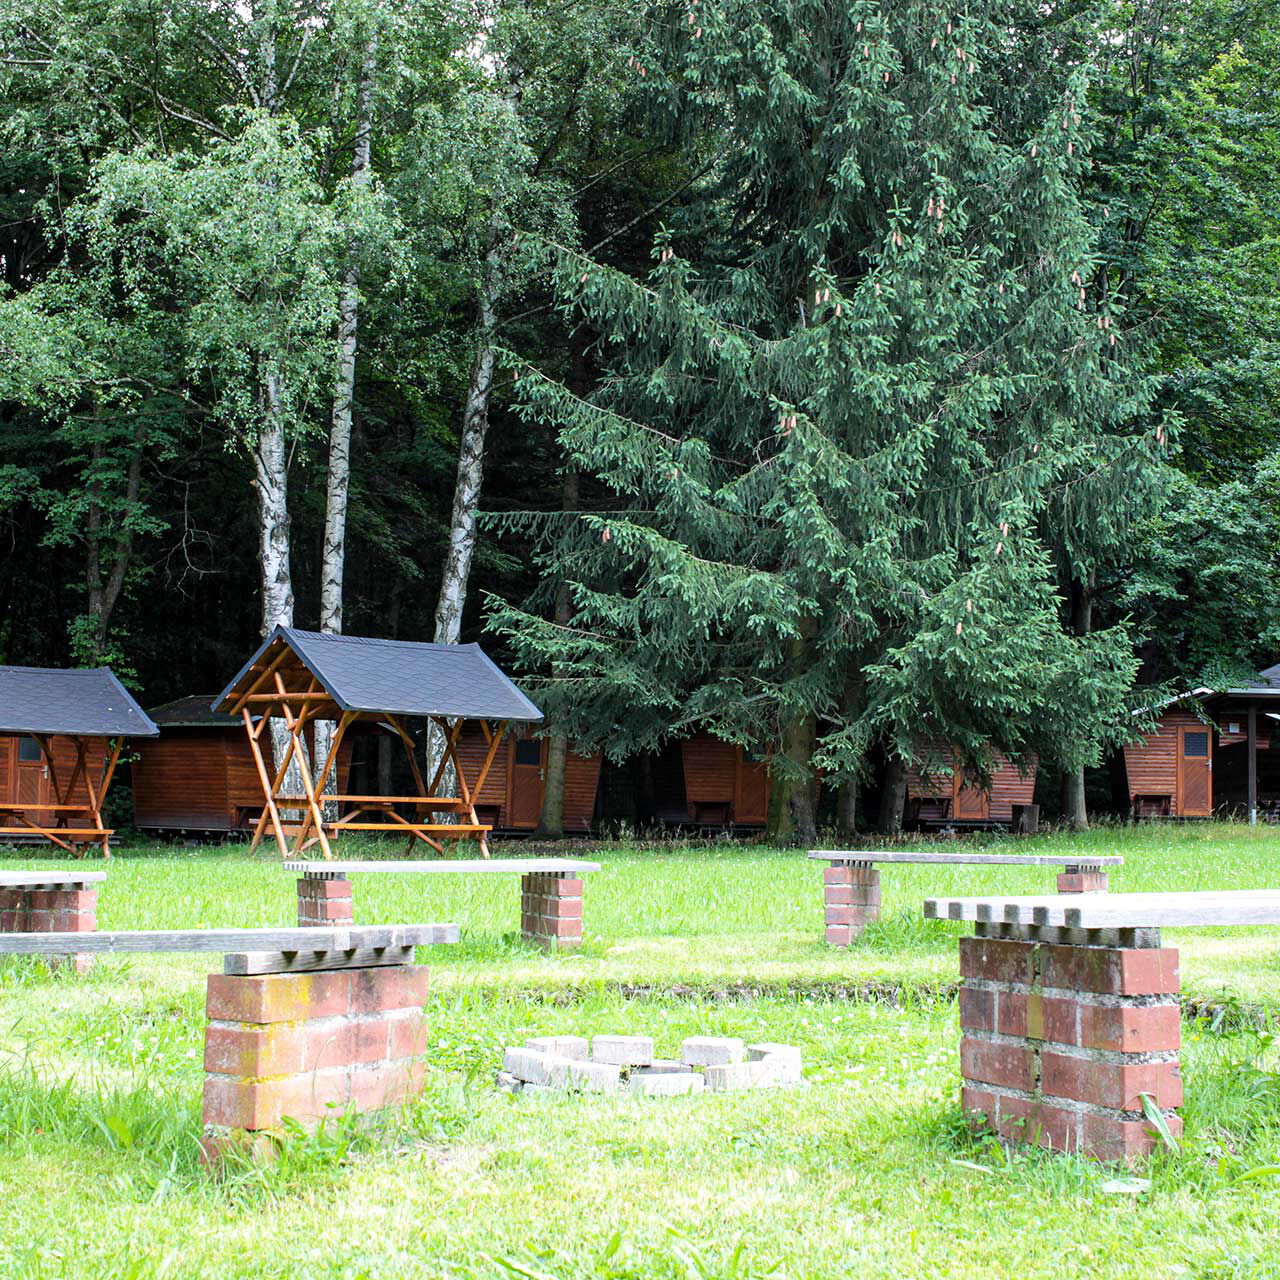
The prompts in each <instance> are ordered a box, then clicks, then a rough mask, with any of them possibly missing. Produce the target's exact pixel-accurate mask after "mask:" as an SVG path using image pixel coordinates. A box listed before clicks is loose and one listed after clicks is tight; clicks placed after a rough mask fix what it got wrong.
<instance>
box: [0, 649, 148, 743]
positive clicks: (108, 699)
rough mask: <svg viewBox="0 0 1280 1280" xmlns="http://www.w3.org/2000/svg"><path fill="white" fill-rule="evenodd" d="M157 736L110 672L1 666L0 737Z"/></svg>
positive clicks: (101, 669) (106, 668)
mask: <svg viewBox="0 0 1280 1280" xmlns="http://www.w3.org/2000/svg"><path fill="white" fill-rule="evenodd" d="M159 732H160V731H159V730H158V729H157V728H156V726H155V725H154V724H153V723H152V722H151V719H150V717H149V716H148V715H147V713H146V712H145V711H143V709H142V708H141V707H140V706H139V705H138V704H137V703H136V702H135V701H134V700H133V698H132V697H131V696H130V695H129V692H128V691H127V690H126V689H125V687H124V686H123V685H122V684H121V683H120V681H119V680H117V679H116V677H115V673H114V672H112V670H111V669H110V668H109V667H95V668H92V669H83V668H75V669H70V670H67V669H63V668H59V667H0V733H32V734H46V733H48V734H62V735H64V736H67V737H81V738H117V737H130V738H153V737H155V735H156V734H157V733H159Z"/></svg>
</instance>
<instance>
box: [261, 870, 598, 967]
mask: <svg viewBox="0 0 1280 1280" xmlns="http://www.w3.org/2000/svg"><path fill="white" fill-rule="evenodd" d="M283 865H284V869H285V870H286V871H294V872H297V873H298V874H299V875H300V876H301V879H300V880H299V881H298V923H299V924H300V925H328V924H336V923H341V922H348V921H350V920H352V919H353V918H354V911H353V907H352V901H351V885H350V881H349V877H350V876H352V875H411V876H423V875H426V876H431V875H503V874H506V875H511V874H515V875H519V876H520V932H521V935H522V936H523V937H524V938H525V940H526V941H529V942H534V943H537V944H538V945H540V946H548V947H553V948H560V947H570V946H577V945H578V944H579V943H581V941H582V876H583V875H584V874H587V873H589V872H592V871H599V870H600V864H599V863H598V862H584V861H582V860H581V859H577V858H484V859H476V858H470V859H467V858H457V859H455V858H439V859H432V860H431V861H406V860H386V861H383V860H376V859H375V860H366V861H356V862H338V861H332V860H326V861H323V862H310V861H300V860H294V861H287V862H285V863H284V864H283Z"/></svg>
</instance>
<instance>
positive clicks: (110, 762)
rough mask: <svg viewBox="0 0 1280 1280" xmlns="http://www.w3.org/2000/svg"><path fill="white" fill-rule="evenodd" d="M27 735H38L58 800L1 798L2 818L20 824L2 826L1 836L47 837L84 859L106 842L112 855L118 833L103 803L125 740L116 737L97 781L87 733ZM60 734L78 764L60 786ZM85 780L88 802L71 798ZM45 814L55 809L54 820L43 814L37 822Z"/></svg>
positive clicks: (104, 847)
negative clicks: (56, 743) (106, 819)
mask: <svg viewBox="0 0 1280 1280" xmlns="http://www.w3.org/2000/svg"><path fill="white" fill-rule="evenodd" d="M25 736H26V737H29V738H32V739H34V740H35V741H36V742H37V743H39V745H40V753H41V755H43V756H44V767H45V770H46V772H47V774H48V777H49V786H50V788H51V789H52V791H53V802H52V803H50V804H40V803H28V802H26V801H8V800H5V801H0V822H3V821H8V822H10V823H13V824H15V825H12V826H0V836H6V835H11V836H16V835H38V836H43V837H44V838H45V839H46V840H48V841H50V842H51V843H52V844H56V845H57V846H58V847H59V848H62V849H66V850H67V852H68V853H73V854H75V855H76V856H77V857H81V858H82V857H84V854H85V851H86V848H87V846H88V845H91V844H96V845H100V846H101V848H102V856H103V857H104V858H109V857H111V844H110V841H111V837H112V836H113V835H114V834H115V832H114V831H113V830H111V829H109V828H108V827H106V826H104V825H103V821H102V806H103V804H104V803H105V802H106V799H107V792H108V790H109V789H110V787H111V779H112V778H113V777H114V776H115V771H116V764H117V763H118V762H119V760H120V749H121V748H122V747H123V746H124V739H123V738H116V739H114V740H113V741H112V744H111V747H110V752H109V754H108V756H107V764H106V768H105V769H104V770H103V772H102V780H101V782H100V783H99V784H98V785H97V786H94V782H93V770H92V769H90V768H89V759H88V747H87V745H86V739H85V738H83V737H79V736H75V735H70V734H64V735H55V734H48V733H28V734H26V735H25ZM56 736H63V737H67V738H68V739H69V740H70V742H71V743H72V744H73V745H74V747H75V750H76V760H75V766H74V767H73V768H72V770H71V775H70V777H68V779H67V782H66V785H65V786H61V785H59V782H58V765H57V761H56V760H55V759H54V754H53V743H52V738H54V737H56ZM82 779H83V781H84V786H85V792H86V793H87V795H88V800H87V802H85V803H76V802H75V801H73V800H72V799H71V797H72V796H73V795H74V794H75V789H76V785H77V783H79V782H80V781H81V780H82ZM46 814H52V815H53V817H52V820H50V819H49V818H47V817H44V818H43V819H42V820H40V821H37V816H36V815H46ZM77 817H78V818H79V819H80V822H79V825H76V824H75V819H76V818H77Z"/></svg>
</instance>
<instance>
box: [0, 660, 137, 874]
mask: <svg viewBox="0 0 1280 1280" xmlns="http://www.w3.org/2000/svg"><path fill="white" fill-rule="evenodd" d="M157 732H158V730H157V729H156V726H155V725H154V724H152V722H151V720H150V719H149V718H148V716H147V713H146V712H145V711H143V709H142V708H141V707H140V706H139V705H138V704H137V703H136V702H135V701H134V700H133V698H131V697H130V696H129V693H128V692H127V691H126V689H125V688H124V686H123V685H122V684H121V683H120V681H119V680H117V679H116V677H115V675H114V674H113V673H112V671H111V670H110V669H109V668H107V667H98V668H94V669H91V670H62V669H58V668H50V667H0V839H3V838H4V837H6V836H19V837H40V838H42V839H44V840H48V841H50V842H51V843H52V844H55V845H57V846H59V847H60V848H62V849H66V850H67V851H68V852H70V853H83V848H82V846H85V845H89V844H97V845H100V846H101V847H102V856H103V857H104V858H107V857H110V856H111V846H110V843H109V842H110V839H111V836H112V834H113V833H112V832H111V831H110V830H109V829H108V828H107V827H106V826H105V825H104V824H103V821H102V805H103V802H104V801H105V800H106V798H107V791H108V789H109V788H110V786H111V779H112V778H113V777H114V775H115V770H116V764H117V762H118V761H119V759H120V749H121V747H122V746H123V745H124V740H125V739H126V738H135V737H138V738H150V737H154V736H155V734H156V733H157Z"/></svg>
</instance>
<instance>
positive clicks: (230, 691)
mask: <svg viewBox="0 0 1280 1280" xmlns="http://www.w3.org/2000/svg"><path fill="white" fill-rule="evenodd" d="M280 642H283V643H285V644H288V646H289V647H290V648H291V649H292V650H293V651H294V653H296V654H297V655H298V657H299V659H301V661H302V662H303V663H304V664H305V665H306V666H307V668H308V669H309V670H310V672H311V674H312V675H314V676H315V677H316V679H317V680H319V681H320V684H321V685H322V686H323V687H324V689H325V690H326V691H327V692H328V693H329V695H330V696H331V697H332V698H333V700H334V702H336V703H337V704H338V706H339V707H340V708H342V710H344V711H386V712H390V713H391V714H392V715H402V716H460V717H462V718H463V719H475V720H480V719H483V720H541V719H542V712H541V711H539V710H538V708H537V707H535V706H534V705H533V703H532V702H530V701H529V699H528V698H526V697H525V696H524V694H523V693H521V692H520V690H519V689H517V688H516V687H515V685H514V684H512V683H511V681H510V680H509V679H508V678H507V677H506V676H505V675H503V673H502V671H501V670H500V669H499V668H498V667H497V666H496V665H495V664H494V663H493V662H492V661H491V660H490V658H489V657H488V656H487V655H486V654H485V652H484V651H483V650H482V649H481V648H480V646H479V645H478V644H423V643H419V642H417V641H411V640H377V639H372V638H370V637H368V636H342V635H333V634H331V633H327V632H320V631H297V630H295V629H294V628H293V627H277V628H276V629H275V631H273V632H272V633H271V635H270V636H269V637H268V638H267V640H266V641H265V642H264V643H263V645H262V647H261V648H260V649H259V650H258V652H257V653H255V654H254V655H253V657H252V658H250V659H249V661H248V662H247V663H245V665H244V666H243V667H242V668H241V670H240V672H239V674H237V676H236V678H235V679H234V680H232V681H231V683H230V684H229V685H227V687H226V688H225V689H224V690H223V691H222V692H221V693H220V694H219V695H218V696H217V697H216V698H215V699H214V700H213V707H214V710H218V709H220V708H222V707H224V706H227V705H228V704H229V703H232V702H234V700H235V699H234V695H235V694H236V692H237V691H238V690H239V689H240V688H241V687H242V685H247V684H249V683H251V679H250V671H251V670H252V668H253V666H254V664H255V663H257V662H258V661H259V660H260V659H261V658H262V657H263V655H264V654H265V653H266V652H267V651H268V650H269V649H272V647H273V646H275V645H277V644H278V643H280Z"/></svg>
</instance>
